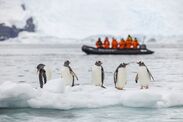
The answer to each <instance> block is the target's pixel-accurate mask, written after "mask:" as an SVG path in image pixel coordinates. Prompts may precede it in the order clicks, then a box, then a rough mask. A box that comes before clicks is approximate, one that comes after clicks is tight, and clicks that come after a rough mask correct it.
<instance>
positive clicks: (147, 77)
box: [135, 61, 154, 89]
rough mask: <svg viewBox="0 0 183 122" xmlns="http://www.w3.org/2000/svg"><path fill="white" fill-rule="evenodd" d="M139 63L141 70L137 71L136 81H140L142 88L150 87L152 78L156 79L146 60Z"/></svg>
mask: <svg viewBox="0 0 183 122" xmlns="http://www.w3.org/2000/svg"><path fill="white" fill-rule="evenodd" d="M137 64H138V65H139V70H138V72H137V75H136V78H135V82H136V83H137V82H139V84H140V85H141V89H143V88H145V89H148V88H149V83H150V81H151V78H152V80H154V78H153V76H152V74H151V72H150V71H149V69H148V68H147V66H146V65H145V64H144V62H142V61H139V62H137Z"/></svg>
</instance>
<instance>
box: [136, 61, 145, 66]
mask: <svg viewBox="0 0 183 122" xmlns="http://www.w3.org/2000/svg"><path fill="white" fill-rule="evenodd" d="M137 64H138V65H139V66H145V64H144V62H142V61H139V62H137Z"/></svg>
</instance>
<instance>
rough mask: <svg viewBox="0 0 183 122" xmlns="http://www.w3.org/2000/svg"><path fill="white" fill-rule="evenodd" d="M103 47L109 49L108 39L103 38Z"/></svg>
mask: <svg viewBox="0 0 183 122" xmlns="http://www.w3.org/2000/svg"><path fill="white" fill-rule="evenodd" d="M103 47H104V48H109V47H110V42H109V39H108V37H105V40H104V44H103Z"/></svg>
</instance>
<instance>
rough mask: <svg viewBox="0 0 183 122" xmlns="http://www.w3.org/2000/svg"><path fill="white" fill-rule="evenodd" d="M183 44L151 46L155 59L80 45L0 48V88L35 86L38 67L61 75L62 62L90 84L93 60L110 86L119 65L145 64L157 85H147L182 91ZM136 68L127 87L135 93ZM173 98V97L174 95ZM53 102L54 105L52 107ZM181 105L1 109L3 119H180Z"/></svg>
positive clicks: (178, 121)
mask: <svg viewBox="0 0 183 122" xmlns="http://www.w3.org/2000/svg"><path fill="white" fill-rule="evenodd" d="M182 47H183V46H182V45H179V46H176V45H158V46H157V47H156V45H155V46H151V48H150V49H151V50H154V51H155V54H153V55H143V56H141V55H135V56H126V55H124V56H123V55H118V56H113V55H104V56H98V55H86V54H84V53H83V52H81V49H80V46H79V45H77V46H73V45H71V47H69V46H68V45H25V44H18V45H17V44H8V45H6V44H1V45H0V59H1V60H0V67H1V69H0V84H2V83H3V82H6V81H11V82H15V83H28V84H31V86H33V87H34V88H37V87H39V84H38V79H37V74H36V65H37V64H39V63H44V64H46V65H47V66H48V67H49V68H50V69H51V71H52V79H56V78H59V77H60V70H61V69H60V68H61V66H62V65H63V62H64V61H65V60H66V59H69V60H70V61H71V66H72V68H73V70H74V71H75V72H76V74H77V75H78V77H79V81H78V82H79V83H80V84H82V85H86V84H87V85H88V84H90V82H91V81H90V79H91V78H90V76H91V72H90V68H91V66H92V65H93V64H94V62H95V61H96V60H101V61H102V62H103V67H104V70H105V76H106V77H105V85H106V86H110V87H112V86H113V77H112V76H113V72H114V70H115V69H116V67H117V66H118V65H119V63H121V62H132V61H139V60H143V61H144V62H145V63H146V65H147V66H148V68H149V69H150V71H151V72H152V74H153V76H154V78H155V81H154V82H152V83H151V86H150V87H156V88H160V89H161V88H162V89H164V88H166V89H167V92H168V90H180V92H182V90H183V70H182V67H183V48H182ZM137 68H138V67H137V65H136V64H131V65H130V66H129V67H128V74H129V76H128V84H127V86H126V91H127V90H128V89H130V88H133V89H139V86H138V85H137V84H135V81H134V78H135V75H136V71H137ZM172 98H173V97H172ZM104 102H105V101H104ZM53 104H54V103H53ZM182 111H183V108H182V107H177V106H176V107H173V108H172V107H171V108H160V109H157V108H156V109H152V108H131V107H123V106H118V105H116V106H106V107H103V108H100V107H99V108H97V109H87V108H85V109H79V108H78V109H73V110H72V109H71V110H48V109H0V118H1V120H2V121H7V122H8V121H12V120H13V121H14V120H16V121H55V122H57V121H112V120H113V121H123V120H125V121H131V120H133V121H140V120H142V119H143V120H146V121H152V122H153V121H160V120H161V121H177V122H180V121H183V118H182Z"/></svg>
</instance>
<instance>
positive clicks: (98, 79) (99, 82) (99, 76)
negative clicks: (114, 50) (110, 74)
mask: <svg viewBox="0 0 183 122" xmlns="http://www.w3.org/2000/svg"><path fill="white" fill-rule="evenodd" d="M92 83H93V84H94V85H96V86H101V87H102V88H105V87H104V85H103V84H104V69H103V67H102V62H101V61H96V62H95V65H94V66H93V67H92Z"/></svg>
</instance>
